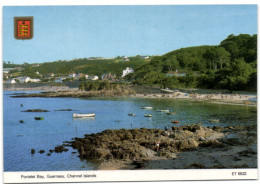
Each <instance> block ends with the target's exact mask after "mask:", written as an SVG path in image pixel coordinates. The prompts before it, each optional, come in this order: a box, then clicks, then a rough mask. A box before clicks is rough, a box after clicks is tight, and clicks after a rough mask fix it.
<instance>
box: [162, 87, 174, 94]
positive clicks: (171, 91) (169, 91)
mask: <svg viewBox="0 0 260 184" xmlns="http://www.w3.org/2000/svg"><path fill="white" fill-rule="evenodd" d="M161 92H163V93H173V92H174V91H173V90H170V89H167V88H166V89H161Z"/></svg>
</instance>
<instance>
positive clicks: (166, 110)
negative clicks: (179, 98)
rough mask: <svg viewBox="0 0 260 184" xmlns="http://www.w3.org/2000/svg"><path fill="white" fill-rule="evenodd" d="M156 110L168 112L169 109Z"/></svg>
mask: <svg viewBox="0 0 260 184" xmlns="http://www.w3.org/2000/svg"><path fill="white" fill-rule="evenodd" d="M157 112H170V109H162V110H157Z"/></svg>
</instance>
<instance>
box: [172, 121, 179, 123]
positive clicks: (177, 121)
mask: <svg viewBox="0 0 260 184" xmlns="http://www.w3.org/2000/svg"><path fill="white" fill-rule="evenodd" d="M171 123H180V121H171Z"/></svg>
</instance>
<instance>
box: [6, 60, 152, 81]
mask: <svg viewBox="0 0 260 184" xmlns="http://www.w3.org/2000/svg"><path fill="white" fill-rule="evenodd" d="M129 58H130V61H122V60H123V59H122V58H121V59H118V58H117V59H106V60H105V59H95V60H88V59H86V58H83V59H74V60H70V61H61V60H60V61H54V62H46V63H42V64H39V66H38V65H37V66H35V65H33V64H23V65H21V67H23V68H24V69H23V70H22V71H21V72H20V73H19V75H26V76H29V77H37V74H36V72H37V71H38V72H39V73H40V74H41V75H42V76H47V75H49V74H51V73H54V74H55V75H56V76H62V75H68V74H69V73H73V72H74V73H85V74H88V75H98V76H101V75H102V74H104V73H112V74H115V75H117V76H121V75H122V70H124V69H125V68H126V67H131V68H133V69H135V68H137V67H138V66H141V65H143V64H145V63H147V62H148V61H150V60H145V59H142V58H140V57H129ZM16 66H17V65H16ZM18 66H19V65H18ZM5 67H6V68H7V67H8V64H5ZM12 72H13V73H14V74H16V73H17V71H15V70H14V71H12Z"/></svg>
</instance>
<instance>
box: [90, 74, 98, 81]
mask: <svg viewBox="0 0 260 184" xmlns="http://www.w3.org/2000/svg"><path fill="white" fill-rule="evenodd" d="M88 79H90V80H93V81H95V80H98V79H99V78H98V76H96V75H95V76H89V77H88Z"/></svg>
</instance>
